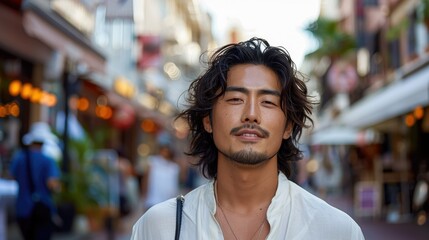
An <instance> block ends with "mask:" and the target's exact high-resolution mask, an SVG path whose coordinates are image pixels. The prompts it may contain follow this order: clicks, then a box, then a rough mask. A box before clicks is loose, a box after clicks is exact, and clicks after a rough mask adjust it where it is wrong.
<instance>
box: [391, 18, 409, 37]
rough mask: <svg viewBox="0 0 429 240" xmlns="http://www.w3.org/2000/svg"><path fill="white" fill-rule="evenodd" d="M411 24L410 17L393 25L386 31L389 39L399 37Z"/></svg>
mask: <svg viewBox="0 0 429 240" xmlns="http://www.w3.org/2000/svg"><path fill="white" fill-rule="evenodd" d="M409 25H410V21H409V20H408V19H404V20H402V21H401V22H400V23H399V24H397V25H395V26H391V27H390V28H389V29H388V30H387V32H386V38H387V40H395V39H398V38H399V36H400V35H401V32H402V31H403V30H405V29H407V28H408V26H409Z"/></svg>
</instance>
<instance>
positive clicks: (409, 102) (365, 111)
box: [339, 67, 429, 129]
mask: <svg viewBox="0 0 429 240" xmlns="http://www.w3.org/2000/svg"><path fill="white" fill-rule="evenodd" d="M419 105H420V106H426V105H429V67H423V68H422V69H420V70H418V71H416V72H415V73H413V74H412V75H409V76H406V77H404V78H402V79H401V80H399V81H397V82H394V83H391V84H390V85H389V86H387V87H385V88H383V89H381V90H379V91H377V92H374V93H372V94H371V95H369V96H367V97H365V98H364V99H362V100H360V101H359V102H357V103H355V104H354V105H352V106H351V108H349V109H347V110H345V111H344V112H343V113H341V115H340V116H339V123H340V124H341V125H345V126H349V127H352V128H358V129H359V128H367V127H370V126H373V125H375V124H378V123H381V122H383V121H385V120H388V119H391V118H394V117H397V116H400V115H402V114H404V113H407V112H410V111H412V110H413V109H414V108H415V107H416V106H419Z"/></svg>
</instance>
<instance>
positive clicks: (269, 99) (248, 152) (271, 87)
mask: <svg viewBox="0 0 429 240" xmlns="http://www.w3.org/2000/svg"><path fill="white" fill-rule="evenodd" d="M297 74H298V72H297V70H296V68H295V65H294V63H293V61H292V60H291V58H290V56H289V54H288V53H287V51H286V50H285V49H284V48H282V47H273V46H270V45H269V43H268V42H267V41H266V40H264V39H260V38H252V39H250V40H248V41H245V42H240V43H233V44H228V45H226V46H224V47H222V48H221V49H219V50H217V51H216V52H215V53H214V54H213V55H212V56H211V58H210V59H209V66H208V69H207V71H206V72H205V73H203V74H202V75H200V76H199V77H198V78H197V79H196V80H195V81H194V82H192V83H191V85H190V88H189V91H188V93H189V94H190V95H189V96H188V100H189V103H190V104H189V108H187V109H185V110H184V111H183V112H182V113H181V114H180V115H179V117H183V118H184V119H186V120H187V121H188V123H189V126H190V132H191V139H190V141H191V146H190V151H189V153H188V154H189V155H192V156H195V157H198V158H199V162H198V164H199V165H200V166H201V167H202V168H201V169H202V170H203V171H204V174H205V176H207V177H208V178H210V179H211V181H210V182H209V183H207V184H204V185H202V186H201V187H199V188H197V189H195V190H193V191H191V192H190V193H188V194H186V196H185V197H184V205H183V209H182V216H183V219H182V221H181V224H182V225H181V228H178V230H180V237H181V239H187V240H193V239H229V240H231V239H235V240H237V239H246V240H249V239H253V240H255V239H258V240H260V239H269V240H279V239H300V240H314V239H326V240H328V239H329V240H344V239H347V240H362V239H364V237H363V235H362V231H361V229H360V227H359V226H358V225H357V224H356V222H355V221H353V219H352V218H351V217H349V216H348V215H347V214H346V213H344V212H342V211H340V210H338V209H336V208H334V207H332V206H330V205H328V204H327V203H326V202H324V201H323V200H321V199H320V198H317V197H316V196H314V195H312V194H310V193H309V192H307V191H306V190H304V189H302V188H301V187H299V186H298V185H297V184H295V183H293V182H292V181H290V180H289V179H288V176H290V170H291V169H290V164H291V162H294V161H297V160H299V159H300V158H301V151H300V150H299V149H298V148H297V142H298V140H299V137H300V135H301V133H302V128H303V127H308V126H307V125H306V124H307V121H311V119H310V115H311V101H310V100H309V99H307V88H306V85H305V82H304V81H303V80H302V79H300V78H299V77H300V76H299V75H297ZM176 206H180V205H176V200H175V199H174V198H173V199H170V200H167V201H165V202H163V203H160V204H158V205H156V206H154V207H152V208H151V209H149V210H148V211H147V212H146V213H145V214H144V215H143V216H142V217H141V218H140V219H139V220H138V221H137V222H136V224H135V225H134V228H133V233H132V237H131V238H132V239H157V240H164V239H165V240H167V239H173V237H174V236H175V230H176V224H175V222H176ZM179 210H180V208H179ZM180 214H181V212H179V215H177V216H180ZM176 239H177V238H176Z"/></svg>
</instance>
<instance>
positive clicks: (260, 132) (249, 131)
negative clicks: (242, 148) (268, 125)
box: [231, 124, 270, 138]
mask: <svg viewBox="0 0 429 240" xmlns="http://www.w3.org/2000/svg"><path fill="white" fill-rule="evenodd" d="M231 135H234V136H243V137H251V138H256V137H257V138H267V137H268V136H269V135H270V134H269V132H268V131H267V130H264V129H263V128H261V127H259V126H257V125H252V124H245V125H243V126H240V127H237V128H233V129H232V130H231Z"/></svg>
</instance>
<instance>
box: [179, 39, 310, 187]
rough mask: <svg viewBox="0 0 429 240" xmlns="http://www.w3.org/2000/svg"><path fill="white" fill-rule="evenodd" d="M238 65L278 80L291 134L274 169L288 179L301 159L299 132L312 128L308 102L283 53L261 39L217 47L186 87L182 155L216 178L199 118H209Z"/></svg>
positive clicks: (213, 149) (211, 151) (207, 136)
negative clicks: (186, 139) (186, 136)
mask: <svg viewBox="0 0 429 240" xmlns="http://www.w3.org/2000/svg"><path fill="white" fill-rule="evenodd" d="M238 64H256V65H264V66H266V67H268V68H270V69H271V70H272V71H274V72H275V73H276V74H277V76H278V77H279V79H280V84H281V86H282V92H281V107H282V109H283V111H284V112H285V115H286V116H287V124H292V134H291V137H290V138H288V139H286V140H283V142H282V144H281V147H280V150H279V152H278V153H277V158H278V168H279V170H280V171H282V172H283V173H284V174H285V175H286V176H288V177H290V175H291V163H292V162H294V161H297V160H299V159H301V158H302V153H301V151H300V150H299V149H298V147H297V144H298V140H299V138H300V137H301V134H302V129H303V128H304V127H305V128H307V127H310V126H311V125H313V120H312V119H311V118H310V115H311V112H312V102H311V101H310V100H309V99H308V98H307V87H306V85H305V82H304V78H303V75H302V74H301V73H300V72H298V71H297V69H296V66H295V63H294V62H293V61H292V59H291V57H290V55H289V53H288V52H287V51H286V49H284V48H283V47H273V46H270V44H269V43H268V42H267V41H266V40H264V39H261V38H251V39H249V40H247V41H244V42H239V43H232V44H228V45H225V46H223V47H221V48H220V49H218V50H217V51H215V52H214V54H213V55H212V56H211V57H210V58H209V59H208V68H207V70H206V71H205V72H204V73H203V74H202V75H200V76H199V77H197V79H195V80H194V81H193V82H192V83H191V84H190V86H189V89H188V95H187V98H186V100H187V102H188V103H189V105H188V108H187V109H185V110H183V111H182V112H181V113H180V114H179V115H178V116H177V118H183V119H185V120H186V121H187V122H188V124H189V128H190V148H189V151H188V152H187V153H186V154H188V155H190V156H194V157H197V158H198V162H197V163H195V165H197V166H199V167H201V170H202V173H203V175H204V176H205V177H206V178H209V179H210V178H215V177H216V175H217V157H218V150H217V148H216V146H215V143H214V141H213V137H212V135H211V134H210V133H208V132H206V131H205V129H204V125H203V118H204V117H206V116H210V115H211V112H212V109H213V105H214V103H215V102H216V100H217V99H218V98H219V97H220V96H222V95H223V94H224V93H225V89H226V87H227V73H228V71H229V69H230V68H231V67H233V66H235V65H238ZM299 77H301V78H302V79H301V78H299ZM307 120H309V121H307ZM307 123H308V124H307Z"/></svg>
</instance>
